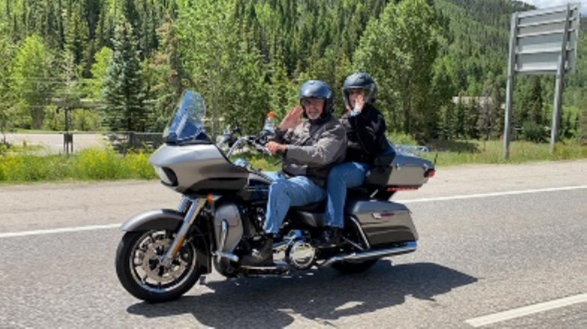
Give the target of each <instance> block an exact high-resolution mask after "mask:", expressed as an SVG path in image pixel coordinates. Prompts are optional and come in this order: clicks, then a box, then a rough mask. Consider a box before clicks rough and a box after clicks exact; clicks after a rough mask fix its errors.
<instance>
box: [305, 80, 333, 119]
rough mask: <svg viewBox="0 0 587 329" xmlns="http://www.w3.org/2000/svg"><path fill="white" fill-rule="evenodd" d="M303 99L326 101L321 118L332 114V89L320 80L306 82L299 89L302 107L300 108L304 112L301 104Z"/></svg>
mask: <svg viewBox="0 0 587 329" xmlns="http://www.w3.org/2000/svg"><path fill="white" fill-rule="evenodd" d="M304 98H321V99H324V100H326V101H325V102H324V111H323V112H322V116H324V115H327V114H330V113H332V103H333V96H332V89H330V87H329V86H328V85H327V84H326V82H324V81H320V80H308V81H306V82H305V83H304V84H303V85H302V88H301V89H300V105H302V108H303V109H304V111H305V110H306V109H305V108H304V104H302V100H303V99H304Z"/></svg>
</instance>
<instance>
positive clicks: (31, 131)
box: [9, 128, 63, 134]
mask: <svg viewBox="0 0 587 329" xmlns="http://www.w3.org/2000/svg"><path fill="white" fill-rule="evenodd" d="M9 133H18V134H62V133H63V132H61V131H55V130H42V129H21V128H17V129H15V130H14V131H9Z"/></svg>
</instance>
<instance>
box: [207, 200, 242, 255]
mask: <svg viewBox="0 0 587 329" xmlns="http://www.w3.org/2000/svg"><path fill="white" fill-rule="evenodd" d="M223 228H224V230H223ZM214 233H215V236H216V242H217V245H218V247H221V246H222V245H223V246H222V250H221V251H223V252H226V253H232V252H233V250H234V248H236V246H237V245H238V243H239V242H240V241H241V239H242V237H243V220H242V218H241V211H240V209H239V207H238V206H237V205H236V204H234V203H224V204H222V205H220V206H219V207H217V208H216V212H215V213H214ZM223 235H226V237H224V236H223Z"/></svg>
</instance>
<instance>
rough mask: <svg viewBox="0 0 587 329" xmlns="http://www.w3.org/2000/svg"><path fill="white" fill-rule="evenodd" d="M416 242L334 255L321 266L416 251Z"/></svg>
mask: <svg viewBox="0 0 587 329" xmlns="http://www.w3.org/2000/svg"><path fill="white" fill-rule="evenodd" d="M417 247H418V244H417V243H416V241H411V242H407V243H406V245H405V246H402V247H396V248H388V249H381V250H370V251H364V252H359V253H352V254H349V255H345V256H334V257H332V258H329V259H328V260H327V261H325V262H324V263H323V264H322V265H321V266H328V265H332V264H334V263H338V262H343V261H351V262H352V261H362V260H369V259H373V258H382V257H386V256H392V255H400V254H406V253H409V252H414V251H416V249H417Z"/></svg>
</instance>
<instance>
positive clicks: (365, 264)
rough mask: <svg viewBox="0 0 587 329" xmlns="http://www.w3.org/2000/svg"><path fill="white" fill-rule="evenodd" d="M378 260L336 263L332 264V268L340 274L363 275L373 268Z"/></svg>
mask: <svg viewBox="0 0 587 329" xmlns="http://www.w3.org/2000/svg"><path fill="white" fill-rule="evenodd" d="M378 260H379V259H370V260H365V261H362V262H338V263H334V264H332V268H334V269H335V270H337V271H339V272H340V273H342V274H356V273H363V272H365V271H367V270H368V269H370V268H371V267H373V265H375V263H377V261H378Z"/></svg>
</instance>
